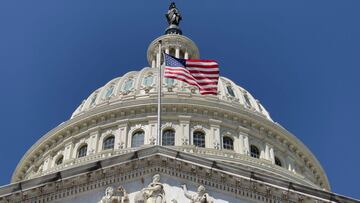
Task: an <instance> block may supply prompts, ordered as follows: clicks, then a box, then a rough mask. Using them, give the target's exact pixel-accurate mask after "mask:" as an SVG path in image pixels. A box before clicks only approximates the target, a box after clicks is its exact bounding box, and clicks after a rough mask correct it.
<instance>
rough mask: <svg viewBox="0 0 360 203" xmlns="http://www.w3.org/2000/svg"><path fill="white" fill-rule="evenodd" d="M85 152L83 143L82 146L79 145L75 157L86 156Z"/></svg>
mask: <svg viewBox="0 0 360 203" xmlns="http://www.w3.org/2000/svg"><path fill="white" fill-rule="evenodd" d="M86 154H87V145H84V146H82V147H80V149H79V150H78V154H77V157H78V158H80V157H84V156H86Z"/></svg>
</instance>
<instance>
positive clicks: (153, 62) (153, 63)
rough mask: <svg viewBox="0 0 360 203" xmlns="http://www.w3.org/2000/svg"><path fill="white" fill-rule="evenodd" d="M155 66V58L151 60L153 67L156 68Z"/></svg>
mask: <svg viewBox="0 0 360 203" xmlns="http://www.w3.org/2000/svg"><path fill="white" fill-rule="evenodd" d="M155 66H156V63H155V60H152V61H151V68H155Z"/></svg>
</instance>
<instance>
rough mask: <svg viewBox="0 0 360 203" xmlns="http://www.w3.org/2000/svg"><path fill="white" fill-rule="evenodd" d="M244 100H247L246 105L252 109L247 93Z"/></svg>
mask: <svg viewBox="0 0 360 203" xmlns="http://www.w3.org/2000/svg"><path fill="white" fill-rule="evenodd" d="M244 98H245V103H246V105H247V106H248V107H251V102H250V99H249V96H248V95H247V93H245V94H244Z"/></svg>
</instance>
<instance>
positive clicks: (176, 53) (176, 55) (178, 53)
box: [175, 47, 180, 58]
mask: <svg viewBox="0 0 360 203" xmlns="http://www.w3.org/2000/svg"><path fill="white" fill-rule="evenodd" d="M175 57H176V58H180V49H179V47H177V48H176V49H175Z"/></svg>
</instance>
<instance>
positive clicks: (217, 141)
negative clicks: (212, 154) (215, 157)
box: [205, 119, 222, 149]
mask: <svg viewBox="0 0 360 203" xmlns="http://www.w3.org/2000/svg"><path fill="white" fill-rule="evenodd" d="M209 123H210V132H211V133H210V136H207V138H208V139H205V142H206V143H205V144H206V145H207V146H205V147H206V148H214V149H221V148H222V146H221V135H220V124H221V121H220V120H215V119H209Z"/></svg>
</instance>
